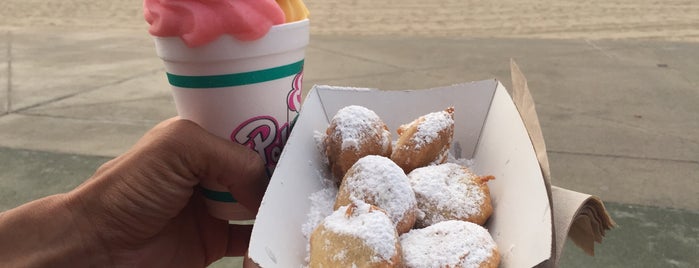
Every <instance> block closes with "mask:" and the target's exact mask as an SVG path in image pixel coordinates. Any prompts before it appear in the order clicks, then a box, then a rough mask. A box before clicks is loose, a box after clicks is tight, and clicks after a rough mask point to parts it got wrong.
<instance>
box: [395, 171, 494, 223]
mask: <svg viewBox="0 0 699 268" xmlns="http://www.w3.org/2000/svg"><path fill="white" fill-rule="evenodd" d="M408 178H409V180H410V185H411V186H412V188H413V190H414V191H415V197H416V198H417V200H418V207H419V209H420V210H422V211H423V212H424V213H425V214H424V218H422V219H419V221H421V222H422V223H424V224H425V225H430V224H434V223H437V222H440V221H444V220H449V219H464V218H468V217H469V216H472V215H477V214H478V213H479V211H480V207H481V205H482V204H483V203H484V202H485V195H484V193H483V192H482V191H481V188H480V185H479V184H478V182H477V181H476V180H475V179H476V176H475V175H474V174H472V173H471V172H469V171H467V170H465V169H464V167H462V166H460V165H457V164H453V163H446V164H441V165H436V166H427V167H422V168H417V169H415V170H413V171H412V172H410V174H408ZM434 209H437V210H438V211H431V210H434ZM445 211H448V212H449V213H444V212H445Z"/></svg>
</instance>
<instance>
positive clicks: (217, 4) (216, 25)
mask: <svg viewBox="0 0 699 268" xmlns="http://www.w3.org/2000/svg"><path fill="white" fill-rule="evenodd" d="M143 16H144V17H145V19H146V21H147V22H148V23H149V24H150V28H149V29H148V32H149V33H150V34H151V35H154V36H161V37H169V36H179V37H180V38H182V40H183V41H184V43H185V44H187V46H189V47H197V46H201V45H204V44H207V43H209V42H211V41H213V40H215V39H216V38H218V37H219V36H220V35H223V34H229V35H231V36H233V37H235V38H236V39H238V40H241V41H251V40H256V39H259V38H261V37H262V36H264V35H265V34H266V33H267V32H268V31H269V29H270V28H271V27H272V26H273V25H277V24H283V23H284V22H285V15H284V12H283V10H282V8H281V7H280V6H279V5H278V4H277V3H276V2H275V0H235V1H231V0H144V1H143Z"/></svg>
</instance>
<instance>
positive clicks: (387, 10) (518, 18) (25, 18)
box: [0, 0, 699, 42]
mask: <svg viewBox="0 0 699 268" xmlns="http://www.w3.org/2000/svg"><path fill="white" fill-rule="evenodd" d="M306 3H307V5H308V7H309V8H310V10H311V16H312V23H313V24H312V28H311V29H312V34H320V35H360V36H381V35H390V36H439V37H450V36H453V37H477V38H489V37H518V38H550V39H657V40H672V41H691V42H699V1H686V0H668V1H657V0H612V1H606V0H590V1H579V0H561V1H553V0H548V1H536V0H521V1H520V0H503V1H480V0H439V1H424V0H423V1H418V0H382V1H376V0H344V1H340V0H307V1H306ZM44 26H49V27H51V26H60V27H86V28H94V27H96V28H109V29H114V28H121V29H144V28H145V22H143V19H142V16H141V1H140V0H122V1H119V0H110V1H108V0H92V1H88V0H61V1H44V0H2V1H1V2H0V30H2V29H13V28H23V27H44Z"/></svg>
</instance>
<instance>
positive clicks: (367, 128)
mask: <svg viewBox="0 0 699 268" xmlns="http://www.w3.org/2000/svg"><path fill="white" fill-rule="evenodd" d="M326 134H327V136H326V137H325V141H324V142H325V155H326V156H327V157H328V162H329V164H330V170H331V172H332V174H333V176H334V178H335V180H337V181H339V180H341V179H342V178H343V177H344V175H345V173H346V172H347V170H348V169H349V168H350V167H351V166H352V165H353V164H354V162H356V161H357V160H358V159H359V158H361V157H363V156H367V155H382V156H386V157H388V156H390V155H391V132H390V131H388V128H387V127H386V124H384V122H383V121H381V118H379V116H378V115H376V113H374V111H372V110H369V109H367V108H366V107H362V106H357V105H351V106H347V107H344V108H342V109H340V110H339V111H337V113H336V114H335V116H334V117H333V119H332V120H331V122H330V126H329V127H328V129H327V130H326Z"/></svg>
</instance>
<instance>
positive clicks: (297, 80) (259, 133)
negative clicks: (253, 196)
mask: <svg viewBox="0 0 699 268" xmlns="http://www.w3.org/2000/svg"><path fill="white" fill-rule="evenodd" d="M302 81H303V68H302V69H301V71H299V72H298V73H297V74H296V75H295V76H294V79H293V81H292V83H291V90H290V91H289V93H287V95H286V107H287V113H286V117H287V118H286V123H284V124H282V125H280V124H279V122H278V121H277V119H276V118H274V117H273V116H269V115H261V116H256V117H253V118H250V119H248V120H246V121H245V122H243V123H241V124H240V125H238V127H237V128H236V129H235V130H233V132H232V133H231V140H232V141H234V142H237V143H239V144H242V145H245V146H247V147H248V148H250V149H252V150H254V151H256V152H257V153H258V154H259V155H261V156H262V157H263V160H264V161H265V164H266V166H267V168H268V169H269V170H273V169H274V167H275V166H276V165H277V162H279V157H280V156H281V153H282V149H283V148H284V145H285V144H286V140H287V139H288V137H289V133H290V132H291V127H292V126H293V123H294V122H295V121H296V118H297V117H298V112H299V110H300V108H301V88H302V86H301V82H302ZM292 114H293V117H292ZM289 122H291V125H289Z"/></svg>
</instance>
